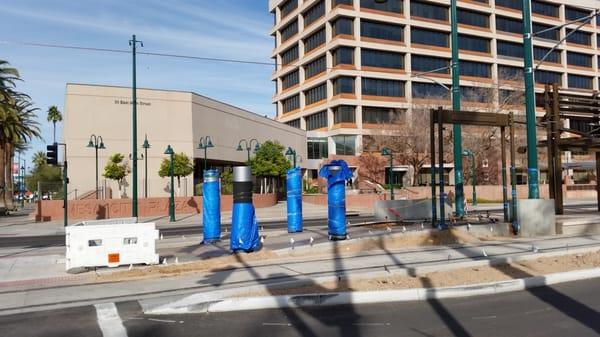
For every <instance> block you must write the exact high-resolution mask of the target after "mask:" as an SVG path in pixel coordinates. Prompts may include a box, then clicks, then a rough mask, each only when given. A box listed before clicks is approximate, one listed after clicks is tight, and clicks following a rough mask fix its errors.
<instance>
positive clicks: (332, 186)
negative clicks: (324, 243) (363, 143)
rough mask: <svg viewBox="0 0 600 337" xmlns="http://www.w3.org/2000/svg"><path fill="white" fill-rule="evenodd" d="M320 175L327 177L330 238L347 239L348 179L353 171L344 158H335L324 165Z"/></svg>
mask: <svg viewBox="0 0 600 337" xmlns="http://www.w3.org/2000/svg"><path fill="white" fill-rule="evenodd" d="M319 176H320V177H323V178H325V179H327V204H328V219H327V227H328V228H329V238H330V239H331V240H344V239H346V180H348V179H350V178H352V171H351V170H350V168H348V164H347V163H346V162H345V161H343V160H333V161H331V162H330V163H329V164H327V165H323V166H322V167H321V169H320V170H319Z"/></svg>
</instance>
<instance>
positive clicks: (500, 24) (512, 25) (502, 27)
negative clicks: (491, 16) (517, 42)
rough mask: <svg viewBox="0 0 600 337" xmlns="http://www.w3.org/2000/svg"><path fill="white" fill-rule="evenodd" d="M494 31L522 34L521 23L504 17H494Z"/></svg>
mask: <svg viewBox="0 0 600 337" xmlns="http://www.w3.org/2000/svg"><path fill="white" fill-rule="evenodd" d="M496 30H497V31H500V32H507V33H514V34H523V22H522V21H521V20H517V19H511V18H507V17H504V16H496Z"/></svg>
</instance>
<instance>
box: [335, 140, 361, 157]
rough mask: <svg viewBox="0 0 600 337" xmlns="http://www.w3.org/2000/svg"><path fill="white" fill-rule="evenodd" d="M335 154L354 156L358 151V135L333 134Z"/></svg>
mask: <svg viewBox="0 0 600 337" xmlns="http://www.w3.org/2000/svg"><path fill="white" fill-rule="evenodd" d="M331 138H332V139H333V142H334V143H335V154H337V155H339V156H354V155H355V153H356V149H355V148H356V136H347V135H340V136H333V137H331Z"/></svg>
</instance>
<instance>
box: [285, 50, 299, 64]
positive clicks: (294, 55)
mask: <svg viewBox="0 0 600 337" xmlns="http://www.w3.org/2000/svg"><path fill="white" fill-rule="evenodd" d="M297 59H298V45H295V46H293V47H292V48H290V49H288V50H286V51H284V52H283V53H281V63H283V65H287V64H290V63H292V62H294V61H296V60H297Z"/></svg>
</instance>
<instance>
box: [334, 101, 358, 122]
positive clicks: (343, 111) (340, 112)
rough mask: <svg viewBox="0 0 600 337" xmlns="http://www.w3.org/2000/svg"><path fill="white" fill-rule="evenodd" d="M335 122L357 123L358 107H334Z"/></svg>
mask: <svg viewBox="0 0 600 337" xmlns="http://www.w3.org/2000/svg"><path fill="white" fill-rule="evenodd" d="M333 123H334V124H339V123H356V107H354V106H352V105H340V106H336V107H335V108H333Z"/></svg>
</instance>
